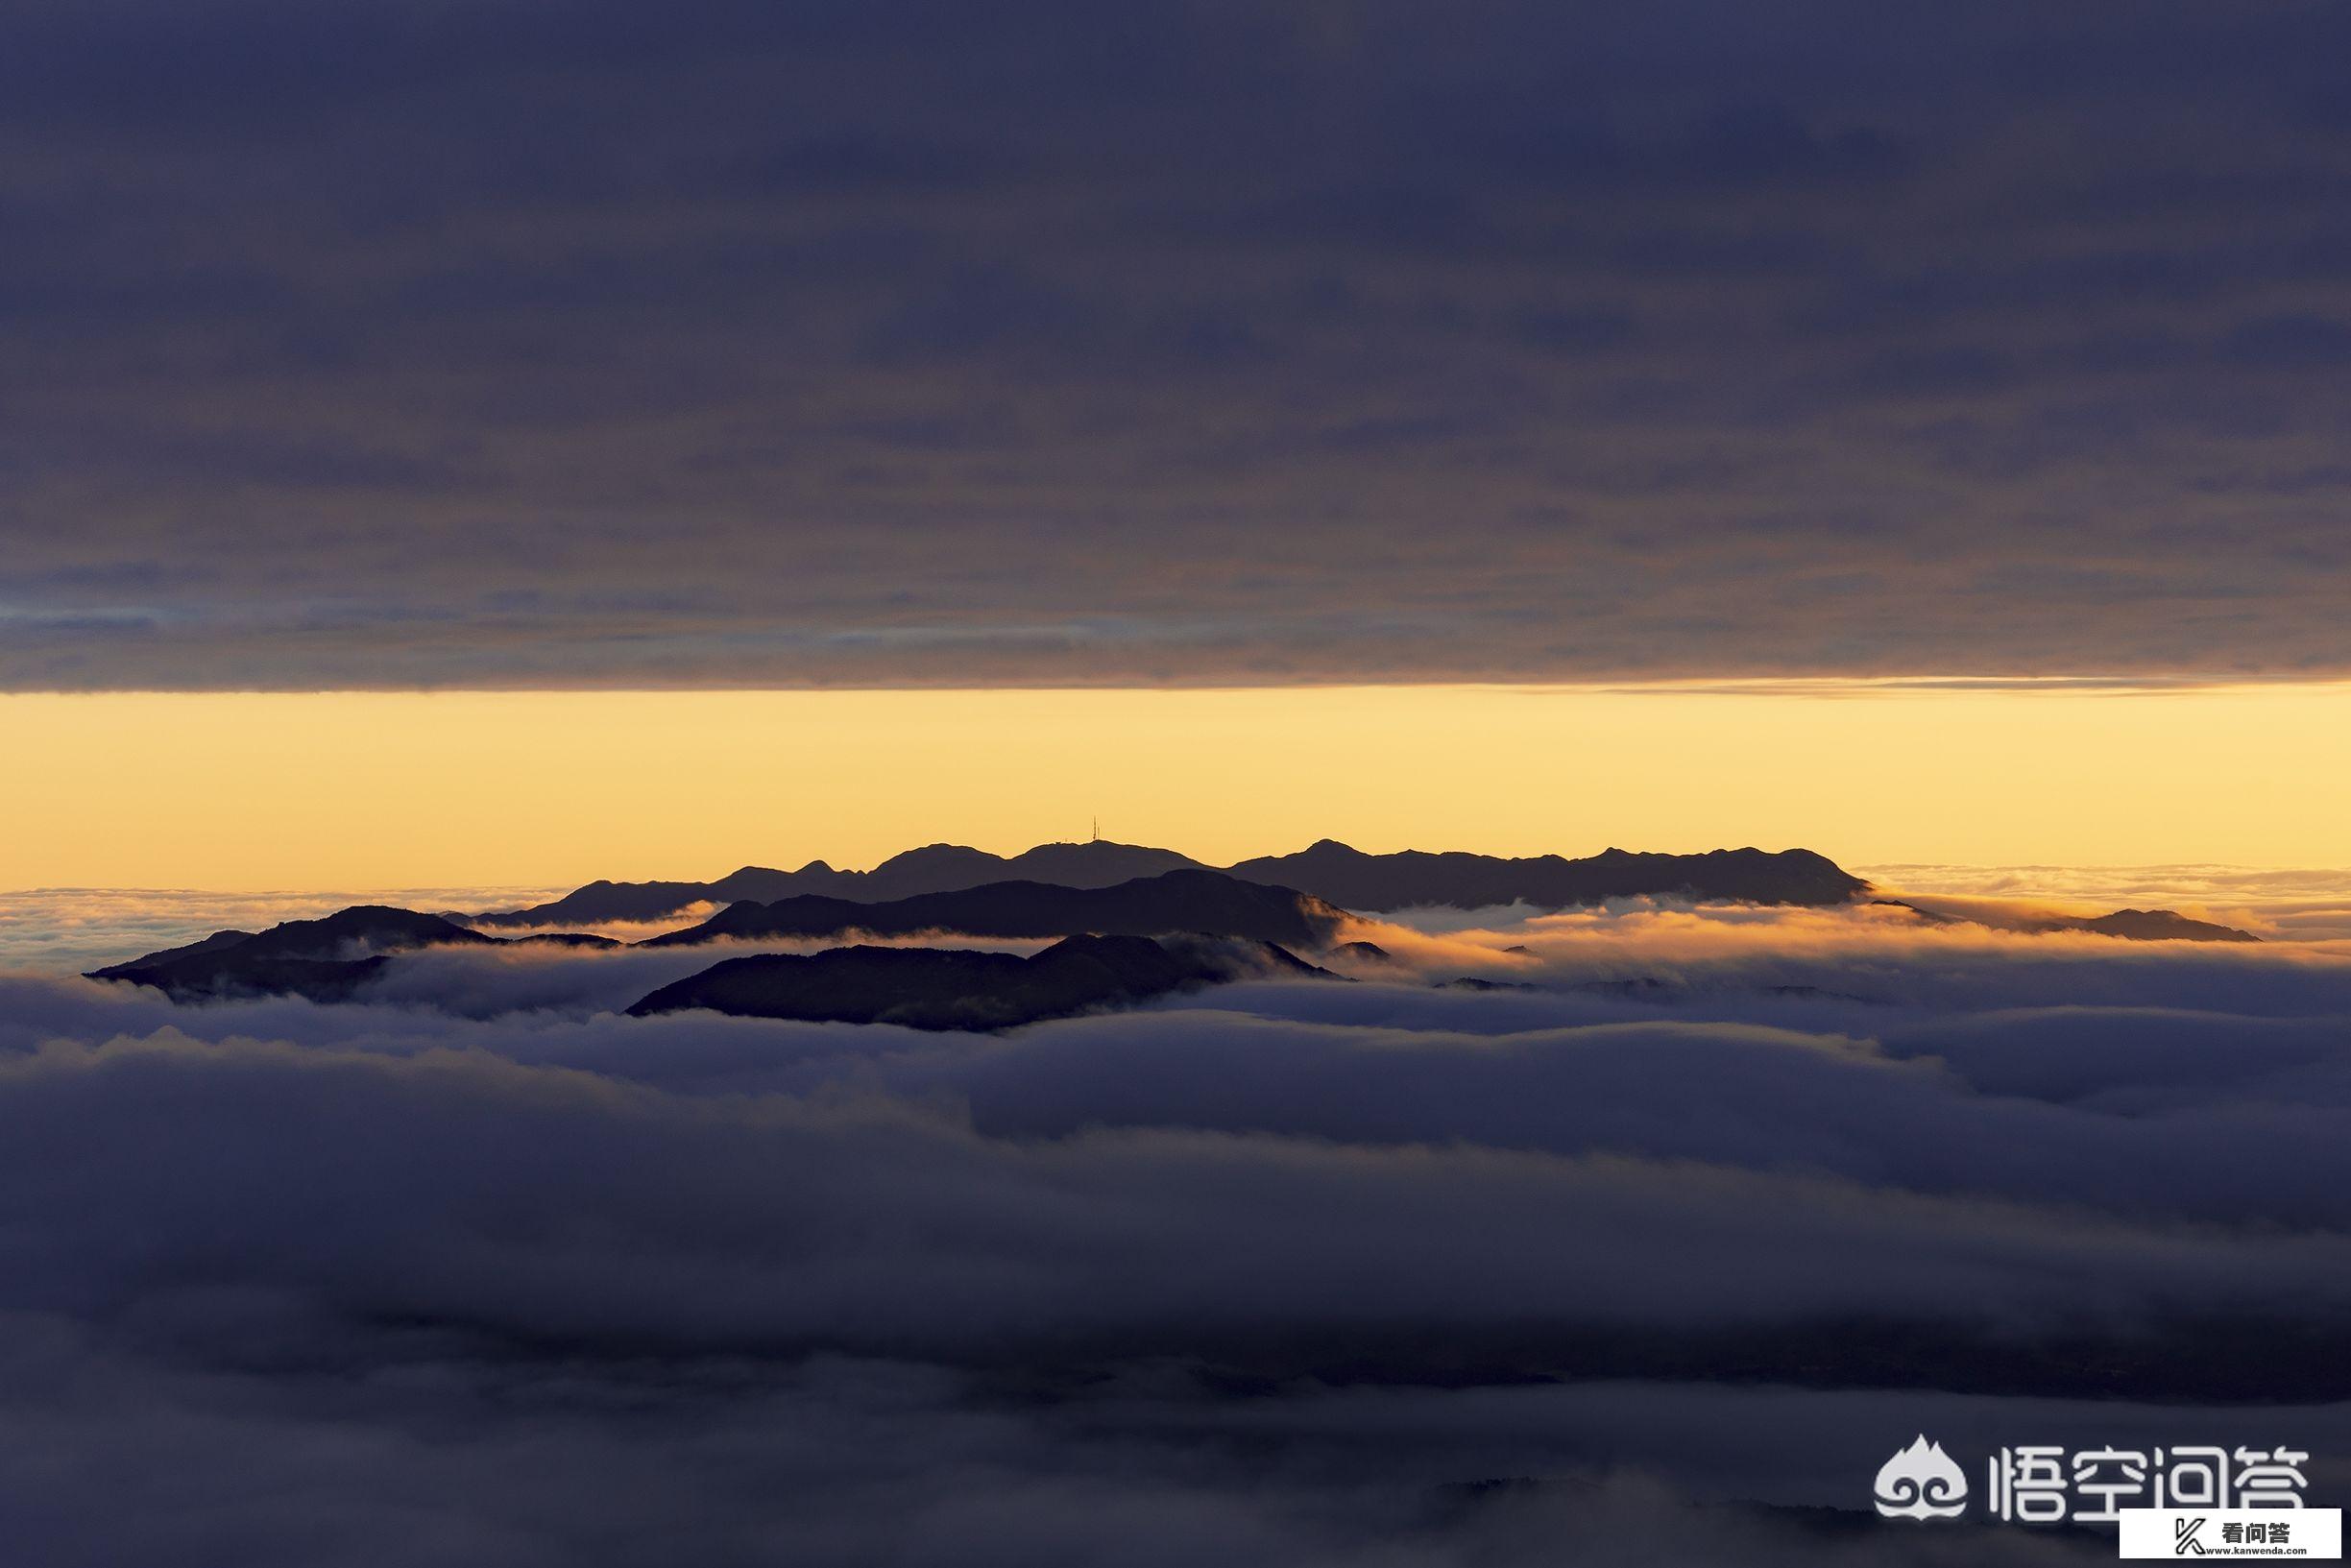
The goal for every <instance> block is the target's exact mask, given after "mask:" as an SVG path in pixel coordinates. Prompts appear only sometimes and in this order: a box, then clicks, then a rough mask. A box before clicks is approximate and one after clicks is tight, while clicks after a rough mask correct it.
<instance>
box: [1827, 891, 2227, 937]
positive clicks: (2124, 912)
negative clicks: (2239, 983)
mask: <svg viewBox="0 0 2351 1568" xmlns="http://www.w3.org/2000/svg"><path fill="white" fill-rule="evenodd" d="M1870 902H1871V903H1873V904H1879V905H1888V906H1890V907H1892V908H1896V909H1907V910H1909V911H1910V912H1911V913H1912V914H1914V915H1917V916H1918V917H1919V918H1920V919H1922V920H1924V921H1927V923H1928V924H1930V925H1935V926H1989V927H1991V928H1992V929H1996V930H2013V931H2024V932H2027V933H2029V934H2031V935H2035V936H2040V935H2047V934H2048V933H2051V932H2057V931H2086V932H2088V933H2089V934H2091V935H2093V936H2115V937H2121V939H2122V940H2123V941H2125V942H2258V941H2260V940H2261V938H2260V937H2258V936H2256V935H2254V934H2253V933H2252V932H2251V931H2242V930H2239V929H2237V928H2236V927H2234V926H2220V925H2216V924H2214V923H2213V922H2212V921H2209V920H2196V919H2193V918H2192V917H2190V916H2188V915H2183V914H2181V913H2180V912H2179V911H2177V910H2176V909H2117V910H2115V911H2114V912H2113V913H2112V914H2104V915H2038V916H2027V917H2017V918H2012V919H2000V918H1995V917H1993V916H1989V915H1978V914H1957V913H1953V912H1951V911H1949V910H1937V909H1926V908H1921V907H1920V906H1919V905H1915V904H1911V903H1909V902H1907V901H1905V900H1903V899H1872V900H1871V901H1870Z"/></svg>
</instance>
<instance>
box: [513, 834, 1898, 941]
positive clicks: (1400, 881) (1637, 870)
mask: <svg viewBox="0 0 2351 1568" xmlns="http://www.w3.org/2000/svg"><path fill="white" fill-rule="evenodd" d="M1177 870H1184V871H1222V872H1223V873H1224V875H1226V876H1230V877H1235V878H1238V879H1240V880H1244V881H1252V882H1260V883H1270V884H1272V885H1276V886H1282V887H1293V888H1297V890H1298V891H1300V892H1303V893H1310V894H1312V895H1314V896H1315V897H1317V898H1320V899H1321V900H1323V901H1325V902H1326V903H1330V904H1335V905H1340V906H1341V907H1343V908H1347V909H1355V910H1360V911H1364V912H1366V913H1377V912H1383V911H1387V910H1394V909H1402V908H1410V907H1414V906H1419V905H1426V906H1431V907H1454V908H1483V907H1489V906H1495V905H1511V904H1527V905H1534V906H1536V907H1539V908H1547V909H1563V908H1572V907H1580V906H1585V905H1594V904H1602V903H1605V902H1607V901H1608V900H1609V899H1612V898H1643V897H1651V898H1669V897H1688V898H1691V899H1694V900H1696V901H1699V902H1729V903H1747V904H1767V905H1833V904H1842V903H1846V902H1848V901H1849V900H1851V899H1854V898H1855V897H1857V896H1859V895H1860V894H1861V893H1863V892H1866V891H1867V890H1868V888H1869V883H1868V882H1866V881H1864V880H1861V879H1860V878H1858V877H1854V876H1853V875H1852V874H1851V873H1849V872H1847V871H1845V870H1844V869H1843V868H1842V867H1840V866H1838V865H1837V864H1836V862H1834V861H1833V860H1830V858H1829V857H1828V856H1824V855H1820V854H1818V853H1816V852H1814V851H1811V850H1806V849H1789V850H1759V849H1755V848H1753V847H1747V848H1741V849H1716V850H1707V851H1703V852H1699V853H1695V854H1689V855H1674V854H1655V853H1636V852H1631V851H1626V850H1622V849H1616V848H1613V847H1612V848H1610V849H1607V850H1604V851H1602V852H1601V853H1600V854H1599V855H1596V856H1587V857H1584V858H1582V859H1571V858H1568V857H1565V856H1559V855H1540V856H1519V857H1511V856H1490V855H1477V854H1473V853H1471V852H1468V851H1464V850H1447V851H1426V850H1401V851H1397V852H1395V853H1393V854H1387V855H1372V854H1368V853H1366V852H1365V851H1362V850H1358V849H1355V848H1353V847H1352V846H1350V845H1347V844H1343V843H1341V842H1339V841H1338V840H1337V839H1333V838H1322V839H1318V840H1316V841H1315V842H1314V843H1313V844H1310V845H1309V846H1307V847H1306V848H1305V849H1303V850H1299V851H1297V852H1296V853H1295V854H1292V855H1270V856H1255V857H1253V858H1251V859H1246V860H1241V861H1237V862H1236V863H1234V864H1233V865H1230V866H1224V867H1217V866H1210V865H1206V864H1204V863H1203V862H1201V861H1199V860H1195V859H1193V858H1192V857H1191V856H1186V855H1182V854H1179V853H1177V852H1176V851H1175V850H1165V849H1154V848H1151V846H1148V845H1140V844H1121V843H1114V842H1112V841H1110V840H1106V839H1097V840H1092V841H1089V842H1086V843H1055V844H1039V845H1036V846H1034V847H1033V848H1030V849H1027V850H1023V851H1022V852H1021V853H1020V854H1018V855H1014V856H998V855H992V854H990V853H989V852H987V851H985V850H978V849H973V848H971V847H969V846H968V845H959V844H926V845H923V846H921V847H919V848H916V849H911V850H905V851H902V852H900V853H899V854H897V855H893V856H890V857H889V858H888V859H886V860H885V861H883V862H882V863H881V864H880V865H878V866H876V867H874V869H873V870H871V871H837V870H835V869H834V868H833V867H832V866H831V865H828V864H827V863H826V862H824V861H822V860H812V861H810V862H809V863H808V864H807V865H806V866H803V867H802V868H801V869H800V870H798V871H778V870H774V869H771V868H767V867H762V866H743V867H740V868H739V869H738V870H736V871H733V872H730V873H728V874H727V875H726V876H725V877H722V878H719V879H718V880H715V881H710V882H687V881H651V882H612V881H602V880H599V881H594V882H590V883H587V884H586V885H585V886H582V887H579V888H576V889H574V890H573V891H571V892H570V893H567V894H565V895H564V896H563V897H562V898H559V899H554V900H551V901H549V902H548V903H545V904H541V905H532V906H530V907H528V908H524V909H509V910H501V911H497V912H494V913H489V914H482V915H476V916H473V924H474V925H476V926H481V927H489V928H494V929H496V928H504V927H528V926H537V925H600V924H607V923H615V922H627V921H646V920H658V919H661V918H663V917H664V916H667V915H673V914H676V913H678V912H679V911H681V910H684V909H689V908H691V907H692V906H694V905H698V904H717V905H728V904H733V903H739V902H742V901H744V900H749V901H751V902H754V903H760V904H771V903H774V902H776V901H778V900H781V899H786V898H792V897H798V896H803V895H807V896H813V897H821V898H834V899H840V900H844V901H847V902H850V903H868V904H871V903H889V902H894V901H896V900H899V899H904V898H913V897H920V896H923V895H926V894H932V893H947V892H959V891H963V890H965V889H967V888H972V887H980V886H984V885H987V884H989V883H991V882H999V881H1032V882H1039V883H1044V884H1047V885H1052V886H1060V887H1082V888H1099V887H1107V886H1111V885H1114V884H1116V883H1118V882H1122V881H1127V880H1133V879H1134V878H1136V877H1142V876H1154V875H1158V874H1160V873H1162V872H1166V871H1177Z"/></svg>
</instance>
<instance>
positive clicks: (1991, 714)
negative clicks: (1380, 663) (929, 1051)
mask: <svg viewBox="0 0 2351 1568" xmlns="http://www.w3.org/2000/svg"><path fill="white" fill-rule="evenodd" d="M0 735H5V736H7V739H8V747H7V750H8V754H9V758H10V766H9V767H8V769H7V771H6V776H5V777H4V778H0V810H5V812H6V816H7V820H8V822H9V824H10V828H11V831H10V832H9V833H8V834H7V836H6V838H5V840H0V887H12V888H26V887H34V886H64V885H76V886H145V887H167V886H170V887H212V888H224V889H230V888H237V889H250V888H301V887H325V886H338V887H401V886H422V885H426V884H433V883H456V882H465V883H472V884H491V883H514V884H545V885H554V884H570V883H573V882H577V881H583V880H588V879H591V878H594V877H614V878H623V879H642V878H651V877H676V878H704V877H715V876H717V875H719V874H721V873H724V872H726V871H729V870H732V869H733V868H734V867H736V866H737V865H739V864H742V863H745V862H758V863H762V864H770V865H786V866H790V865H798V864H801V863H803V862H805V861H807V860H810V859H814V858H823V859H827V860H830V861H832V862H833V863H835V864H836V865H843V866H867V865H871V864H873V863H874V862H875V861H877V860H879V859H881V858H883V857H884V856H887V855H889V854H892V853H894V852H896V851H898V850H901V849H905V848H908V847H909V846H912V845H915V844H920V843H929V842H936V841H940V840H949V841H956V842H963V843H971V844H977V845H979V846H981V847H982V848H985V849H991V850H996V851H1000V852H1009V851H1013V850H1017V849H1022V848H1026V847H1027V846H1029V845H1030V844H1032V843H1037V842H1041V841H1048V840H1053V839H1067V838H1082V837H1084V836H1085V834H1086V832H1087V831H1088V824H1089V821H1090V819H1091V818H1092V817H1093V816H1095V815H1096V814H1097V813H1099V814H1100V816H1101V819H1102V823H1103V834H1104V836H1106V837H1114V838H1118V839H1122V840H1125V841H1127V842H1130V843H1149V844H1160V845H1165V846H1168V847H1170V848H1174V849H1178V850H1182V851H1184V852H1186V853H1187V854H1191V855H1194V856H1199V857H1200V858H1202V859H1205V860H1209V861H1213V862H1220V863H1221V862H1224V861H1228V860H1232V859H1236V858H1240V857H1242V856H1250V855H1258V854H1267V853H1277V852H1281V851H1287V850H1295V849H1298V848H1301V847H1303V846H1304V845H1305V844H1306V843H1308V842H1310V841H1311V840H1313V839H1314V838H1316V837H1320V836H1324V835H1328V836H1332V837H1337V838H1342V839H1345V840H1346V841H1347V842H1349V843H1353V844H1355V845H1357V846H1358V847H1360V848H1364V849H1368V850H1393V849H1402V848H1408V847H1417V848H1425V849H1467V850H1478V851H1484V852H1488V853H1493V854H1510V855H1525V854H1539V853H1542V852H1546V851H1558V852H1560V853H1562V854H1568V855H1581V854H1591V853H1594V852H1596V851H1598V850H1600V849H1603V848H1605V847H1607V846H1608V845H1610V844H1617V845H1622V846H1624V847H1626V848H1632V849H1658V850H1692V849H1706V848H1712V847H1715V846H1718V845H1737V844H1749V843H1753V844H1758V845H1761V846H1763V847H1765V848H1781V847H1785V846H1789V845H1796V844H1802V845H1805V846H1806V847H1809V848H1813V849H1817V850H1820V851H1821V852H1823V853H1824V854H1827V855H1830V856H1833V857H1835V858H1836V859H1838V860H1840V861H1842V862H1844V863H1845V864H1847V865H1850V866H1866V865H1870V864H1873V863H1885V862H1892V861H1951V862H1973V863H1978V864H1987V863H1998V864H2019V863H2030V862H2045V863H2048V864H2055V865H2101V864H2103V865H2122V864H2145V863H2149V862H2159V861H2160V862H2185V861H2214V862H2226V863H2232V864H2239V865H2249V866H2314V865H2341V864H2346V863H2351V820H2346V817H2345V814H2344V813H2343V812H2342V810H2341V808H2340V802H2341V798H2342V791H2343V784H2344V781H2345V779H2346V778H2351V688H2346V687H2343V686H2339V685H2333V684H2328V685H2306V686H2291V685H2278V686H2258V687H2236V688H2190V689H2179V690H2161V691H2154V692H2128V693H2122V692H2100V691H2079V690H2070V689H2058V688H2048V689H2035V688H2023V689H2020V688H2004V689H1994V690H1974V689H1960V690H1919V689H1914V688H1901V687H1889V688H1883V689H1877V688H1868V687H1866V686H1864V687H1859V688H1854V687H1837V688H1831V689H1830V691H1829V692H1828V693H1827V694H1824V692H1823V691H1822V690H1821V689H1818V688H1810V687H1807V686H1805V685H1803V684H1791V685H1789V686H1786V687H1784V688H1771V687H1769V686H1762V687H1753V688H1741V689H1736V690H1719V691H1692V690H1670V689H1651V690H1643V689H1639V688H1607V689H1599V688H1594V689H1580V688H1568V689H1557V688H1540V689H1539V688H1510V687H1396V688H1375V687H1363V688H1252V689H1244V690H1155V689H1154V690H1100V689H1085V690H991V691H936V690H915V691H831V690H817V691H686V692H680V691H663V692H443V693H391V692H344V693H337V692H327V693H315V694H258V693H197V694H149V693H129V694H103V695H49V694H36V695H15V696H5V697H0Z"/></svg>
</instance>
